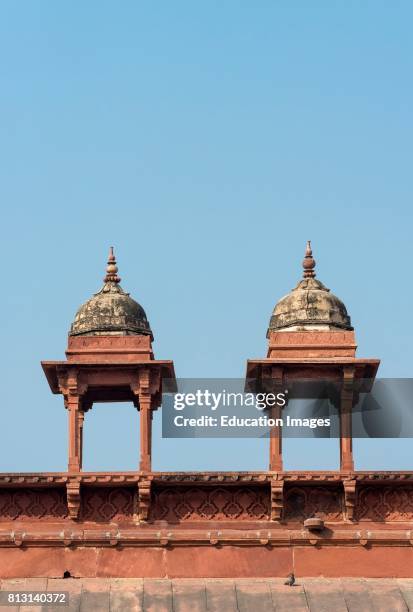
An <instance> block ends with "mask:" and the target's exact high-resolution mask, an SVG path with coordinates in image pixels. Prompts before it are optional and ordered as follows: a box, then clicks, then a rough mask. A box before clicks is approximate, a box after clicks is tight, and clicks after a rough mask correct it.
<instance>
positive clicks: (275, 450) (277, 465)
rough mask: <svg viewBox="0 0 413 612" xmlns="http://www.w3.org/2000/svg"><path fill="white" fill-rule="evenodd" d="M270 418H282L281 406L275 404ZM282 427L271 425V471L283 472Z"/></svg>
mask: <svg viewBox="0 0 413 612" xmlns="http://www.w3.org/2000/svg"><path fill="white" fill-rule="evenodd" d="M270 415H271V416H270V418H272V419H279V418H281V408H280V407H279V406H274V407H273V408H272V409H271V411H270ZM282 469H283V459H282V428H281V427H279V426H278V425H275V426H274V427H271V431H270V471H272V472H282Z"/></svg>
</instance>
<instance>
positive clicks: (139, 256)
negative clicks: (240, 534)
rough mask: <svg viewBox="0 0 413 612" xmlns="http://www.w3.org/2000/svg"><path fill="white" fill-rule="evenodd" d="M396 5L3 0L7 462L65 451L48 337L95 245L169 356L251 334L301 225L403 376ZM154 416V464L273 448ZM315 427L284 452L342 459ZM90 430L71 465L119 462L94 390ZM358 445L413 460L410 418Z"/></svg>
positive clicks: (0, 173)
mask: <svg viewBox="0 0 413 612" xmlns="http://www.w3.org/2000/svg"><path fill="white" fill-rule="evenodd" d="M412 21H413V5H412V3H411V2H407V1H399V2H396V3H388V2H382V1H379V0H374V1H364V2H362V3H361V2H355V1H354V2H353V1H349V0H348V1H347V2H336V1H329V2H327V1H324V2H322V1H315V0H313V1H312V2H304V1H301V2H287V1H284V2H273V1H264V0H262V1H261V2H259V3H254V2H238V1H231V0H227V1H226V2H214V1H212V0H211V1H209V2H205V3H200V2H190V1H187V2H184V1H179V0H176V1H174V2H166V1H163V2H156V3H150V2H128V1H125V2H122V3H116V2H102V1H99V2H98V1H90V2H87V3H81V2H70V3H69V2H59V3H56V2H51V1H44V2H41V3H30V2H27V3H24V4H22V3H16V2H11V1H4V2H3V3H2V4H1V7H0V57H1V60H0V70H1V72H0V85H1V95H0V135H1V146H0V202H1V205H2V216H1V227H0V232H1V235H0V237H1V250H2V253H3V255H2V264H1V265H2V269H3V282H2V300H1V304H0V320H1V322H2V330H1V333H2V348H1V352H0V355H1V357H0V358H1V377H2V386H1V388H2V400H1V407H0V410H1V428H2V438H1V439H2V445H1V449H0V469H1V470H3V471H5V470H13V471H14V470H16V471H17V470H19V471H31V470H61V469H65V466H66V453H67V442H66V411H65V410H64V408H63V402H62V398H61V397H60V396H52V395H51V393H50V391H49V388H48V385H47V383H46V380H45V378H44V376H43V373H42V370H41V368H40V360H41V359H61V358H63V356H64V349H65V345H66V334H67V330H68V328H69V325H70V323H71V320H72V319H73V316H74V314H75V311H76V309H77V307H78V306H79V305H80V304H81V303H82V302H83V301H85V299H87V298H88V297H89V296H90V295H91V294H92V293H93V292H94V291H96V290H98V289H99V287H100V284H101V279H102V276H103V271H104V266H105V259H106V255H107V249H108V246H109V245H111V244H113V245H114V246H115V248H116V253H117V256H118V260H119V267H120V274H121V276H122V278H123V282H122V284H123V286H124V288H125V289H126V290H128V291H130V292H131V293H132V295H133V296H134V297H135V298H136V299H137V300H138V301H139V302H141V304H142V305H143V306H144V308H145V309H146V312H147V315H148V317H149V320H150V323H151V325H152V328H153V330H154V334H155V340H156V341H155V344H154V349H155V352H156V356H157V357H159V358H172V359H174V361H175V367H176V372H177V374H178V375H179V376H182V377H191V376H197V377H199V376H222V377H231V376H233V377H237V376H243V375H244V372H245V361H246V359H247V358H253V357H260V356H264V355H265V352H266V339H265V333H266V328H267V324H268V319H269V316H270V314H271V310H272V308H273V306H274V304H275V302H276V301H277V299H278V298H279V297H280V296H282V295H284V294H285V293H286V292H287V291H289V290H290V289H291V288H292V287H293V286H294V285H295V284H296V281H297V280H298V278H299V276H300V265H301V260H302V256H303V251H304V246H305V241H306V240H307V239H308V238H311V239H312V241H313V247H314V255H315V257H316V259H317V264H318V265H317V271H318V275H319V278H320V279H321V280H322V281H323V282H325V284H327V286H329V287H330V288H331V289H332V290H333V291H334V292H335V293H336V294H337V295H338V296H340V297H341V298H342V299H343V301H344V302H345V304H346V305H347V308H348V310H349V313H350V315H351V316H352V320H353V323H354V326H355V329H356V333H357V338H358V344H359V350H358V354H359V356H362V357H380V358H381V359H382V365H381V368H380V372H381V375H382V376H394V377H399V376H400V377H402V376H411V375H412V371H413V366H412V357H413V348H412V324H411V310H412V307H411V305H412V300H413V290H412V286H413V285H412V282H411V280H410V279H411V275H412V260H413V248H412V241H411V235H412V196H413V179H412V142H413V129H412V108H413V95H412V94H413V85H412V74H413V39H412V37H411V24H412ZM155 425H156V427H155V441H154V455H155V456H154V467H155V468H158V469H181V468H187V469H191V468H193V469H196V468H198V469H206V468H210V469H219V468H221V469H225V468H239V469H249V468H250V469H255V468H265V466H266V463H267V452H266V450H265V449H264V448H262V446H260V444H258V443H257V442H256V441H249V440H238V441H236V442H234V441H232V442H231V444H228V445H227V446H226V445H225V444H224V443H222V441H208V440H202V441H199V440H198V441H196V442H195V443H193V442H191V441H188V440H174V441H165V440H160V431H159V418H157V420H156V423H155ZM135 431H136V434H135ZM321 442H325V441H315V442H313V445H312V447H311V450H308V449H307V448H306V447H305V446H304V445H303V443H302V441H300V444H299V446H296V447H294V448H292V447H288V448H287V449H286V455H287V467H291V468H292V467H310V466H312V467H322V466H325V467H329V466H330V467H331V466H332V467H334V465H335V464H336V460H337V452H338V451H337V448H335V450H334V452H332V449H331V448H329V449H327V448H325V447H324V445H322V446H320V445H321ZM85 444H86V448H85V468H89V469H93V468H96V469H110V468H112V469H134V468H135V466H136V465H137V460H138V428H137V414H136V412H135V411H134V410H133V408H132V407H131V406H127V405H121V406H119V405H118V406H113V407H112V409H109V408H108V407H107V406H105V407H102V406H96V407H95V408H94V409H93V410H92V411H91V412H90V413H89V414H88V415H87V418H86V429H85ZM356 458H357V464H358V467H359V468H375V467H377V468H380V467H381V468H383V467H387V468H404V469H408V468H412V467H413V465H412V456H411V442H410V440H407V441H391V442H385V441H381V442H371V443H370V444H368V443H367V442H366V441H360V442H357V446H356Z"/></svg>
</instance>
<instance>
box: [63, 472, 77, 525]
mask: <svg viewBox="0 0 413 612" xmlns="http://www.w3.org/2000/svg"><path fill="white" fill-rule="evenodd" d="M66 496H67V508H68V510H69V516H70V518H71V519H73V520H77V519H78V518H79V510H80V481H79V480H69V481H68V482H67V484H66Z"/></svg>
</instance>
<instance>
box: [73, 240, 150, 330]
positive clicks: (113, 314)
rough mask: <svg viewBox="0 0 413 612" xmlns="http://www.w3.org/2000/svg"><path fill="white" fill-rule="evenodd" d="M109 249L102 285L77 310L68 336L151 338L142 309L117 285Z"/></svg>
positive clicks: (118, 281)
mask: <svg viewBox="0 0 413 612" xmlns="http://www.w3.org/2000/svg"><path fill="white" fill-rule="evenodd" d="M117 272H118V267H117V265H116V259H115V256H114V254H113V248H112V247H111V249H110V252H109V259H108V266H107V269H106V276H105V278H104V285H103V287H102V289H101V290H100V291H98V293H95V295H93V296H92V297H91V298H90V299H89V300H88V301H87V302H85V303H84V304H83V305H82V306H81V307H80V308H79V310H78V311H77V313H76V316H75V319H74V321H73V323H72V325H71V328H70V332H69V335H70V336H131V335H147V336H151V339H153V335H152V331H151V328H150V326H149V322H148V319H147V318H146V314H145V311H144V309H143V308H142V306H141V305H140V304H138V302H135V300H133V299H132V298H131V297H130V295H129V293H126V292H125V291H124V290H123V289H122V287H121V286H120V284H119V283H120V280H121V279H120V278H119V276H118V275H117Z"/></svg>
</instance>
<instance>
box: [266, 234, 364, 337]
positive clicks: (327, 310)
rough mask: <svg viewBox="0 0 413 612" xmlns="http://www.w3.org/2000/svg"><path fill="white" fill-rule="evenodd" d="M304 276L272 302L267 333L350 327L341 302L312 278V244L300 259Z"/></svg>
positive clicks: (346, 328)
mask: <svg viewBox="0 0 413 612" xmlns="http://www.w3.org/2000/svg"><path fill="white" fill-rule="evenodd" d="M303 268H304V275H303V276H304V278H303V279H302V280H301V281H300V282H299V283H298V285H297V286H296V287H295V289H293V290H292V291H291V292H290V293H288V294H287V295H286V296H284V297H283V298H281V300H280V301H279V302H278V303H277V304H276V305H275V308H274V310H273V313H272V316H271V319H270V325H269V328H268V333H267V336H269V333H270V332H272V331H283V330H285V331H305V330H308V331H318V330H320V331H323V330H334V329H340V330H343V329H344V330H352V329H353V328H352V326H351V320H350V317H349V315H348V314H347V309H346V307H345V306H344V304H343V302H342V301H341V300H340V299H339V298H338V297H337V296H335V295H334V294H333V293H331V291H330V289H327V287H325V285H323V283H322V282H320V281H319V280H317V279H316V278H315V272H314V268H315V261H314V259H313V256H312V251H311V243H310V241H309V242H308V243H307V250H306V254H305V258H304V261H303Z"/></svg>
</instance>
